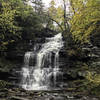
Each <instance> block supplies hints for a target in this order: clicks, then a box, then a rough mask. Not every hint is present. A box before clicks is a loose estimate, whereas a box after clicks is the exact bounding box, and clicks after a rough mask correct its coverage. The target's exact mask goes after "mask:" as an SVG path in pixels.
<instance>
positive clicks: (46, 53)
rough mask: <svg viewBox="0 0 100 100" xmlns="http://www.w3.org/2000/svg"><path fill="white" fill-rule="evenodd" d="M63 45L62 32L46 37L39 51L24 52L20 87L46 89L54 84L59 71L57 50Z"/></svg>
mask: <svg viewBox="0 0 100 100" xmlns="http://www.w3.org/2000/svg"><path fill="white" fill-rule="evenodd" d="M62 47H63V41H62V34H61V33H59V34H57V35H55V36H54V37H51V38H46V43H44V44H42V47H41V49H40V50H39V51H37V50H36V46H35V47H34V50H33V52H32V51H31V52H26V53H25V57H24V67H23V68H22V82H21V84H22V88H24V89H26V90H47V89H49V88H51V87H52V86H55V85H56V82H57V75H58V74H59V73H60V72H59V51H60V49H61V48H62Z"/></svg>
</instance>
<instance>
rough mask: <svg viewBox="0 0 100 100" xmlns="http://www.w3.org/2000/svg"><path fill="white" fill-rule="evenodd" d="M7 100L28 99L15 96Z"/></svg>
mask: <svg viewBox="0 0 100 100" xmlns="http://www.w3.org/2000/svg"><path fill="white" fill-rule="evenodd" d="M9 100H29V99H26V98H22V97H17V96H12V97H10V98H9Z"/></svg>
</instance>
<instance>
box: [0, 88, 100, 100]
mask: <svg viewBox="0 0 100 100" xmlns="http://www.w3.org/2000/svg"><path fill="white" fill-rule="evenodd" d="M0 100H99V99H98V98H96V97H93V96H84V94H82V93H80V92H78V91H75V90H74V89H71V88H67V89H65V90H53V91H26V90H24V89H20V88H9V89H8V88H3V89H0Z"/></svg>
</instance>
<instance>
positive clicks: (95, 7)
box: [71, 0, 100, 43]
mask: <svg viewBox="0 0 100 100" xmlns="http://www.w3.org/2000/svg"><path fill="white" fill-rule="evenodd" d="M74 9H76V10H75V14H74V15H73V17H72V20H71V32H72V34H73V37H74V39H75V41H76V42H81V43H86V42H89V41H90V37H91V36H92V35H95V34H99V31H100V1H99V0H95V1H94V0H87V1H86V2H85V3H84V2H81V3H80V5H77V7H74Z"/></svg>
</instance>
